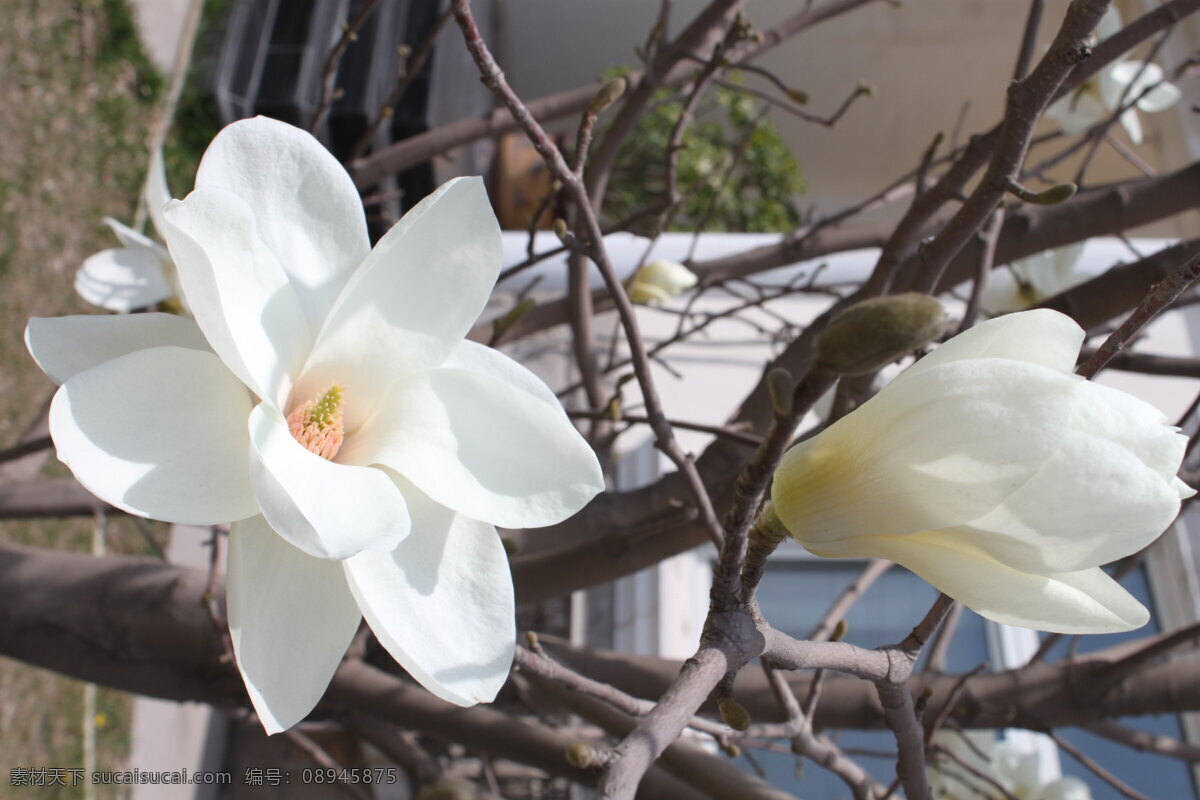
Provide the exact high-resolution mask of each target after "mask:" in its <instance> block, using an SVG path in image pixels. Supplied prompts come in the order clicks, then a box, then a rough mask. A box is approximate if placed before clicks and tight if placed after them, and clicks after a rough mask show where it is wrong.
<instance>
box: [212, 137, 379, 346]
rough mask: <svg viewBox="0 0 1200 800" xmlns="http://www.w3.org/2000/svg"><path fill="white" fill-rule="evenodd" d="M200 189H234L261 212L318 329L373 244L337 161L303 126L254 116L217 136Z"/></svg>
mask: <svg viewBox="0 0 1200 800" xmlns="http://www.w3.org/2000/svg"><path fill="white" fill-rule="evenodd" d="M196 188H197V189H201V188H218V189H223V190H225V191H228V192H232V193H233V194H235V195H237V196H238V197H239V198H241V199H242V201H243V202H245V203H246V205H247V206H249V207H250V208H252V209H254V216H255V219H257V220H258V223H259V228H258V235H259V237H260V238H261V239H262V241H263V242H264V243H265V244H266V246H267V247H268V248H269V249H270V251H271V252H272V253H274V255H275V258H276V259H277V261H278V263H279V264H280V265H281V266H282V268H283V270H284V272H286V273H287V276H288V279H289V280H290V282H291V284H292V287H293V288H294V290H295V292H296V296H297V297H298V298H299V301H300V305H301V307H302V308H303V309H304V314H305V317H306V319H307V323H308V326H309V327H310V328H311V329H312V330H313V331H314V332H315V331H317V330H318V329H319V328H320V325H321V321H322V320H323V319H324V318H325V316H326V314H327V313H328V312H329V308H330V306H331V305H332V304H333V302H334V300H335V298H337V296H338V294H339V293H340V292H341V290H342V287H343V286H344V285H345V283H346V281H347V280H348V279H349V277H350V275H351V273H352V272H353V271H354V269H355V268H356V267H357V266H358V265H359V263H361V262H362V260H363V258H365V257H366V255H367V253H368V252H369V251H370V249H371V245H370V242H369V240H368V239H367V223H366V217H365V215H364V214H363V209H362V201H361V200H360V199H359V196H358V190H357V189H355V188H354V182H353V181H352V180H351V179H350V176H349V175H348V174H347V173H346V170H345V169H344V168H343V167H342V165H341V164H339V163H338V161H337V159H336V158H334V157H333V155H332V154H330V153H329V151H328V150H326V149H325V148H324V147H323V146H321V143H320V142H318V141H317V140H316V139H314V138H313V137H312V136H310V135H309V134H308V133H306V132H304V131H302V130H300V129H299V128H296V127H293V126H291V125H288V124H286V123H283V122H279V121H277V120H273V119H268V118H266V117H255V118H254V119H247V120H242V121H240V122H235V123H233V124H232V125H229V126H227V127H225V128H224V129H222V130H221V132H220V133H218V134H217V136H216V138H215V139H213V141H212V144H210V145H209V146H208V150H206V151H205V152H204V158H203V159H202V160H201V162H200V169H199V170H198V171H197V173H196Z"/></svg>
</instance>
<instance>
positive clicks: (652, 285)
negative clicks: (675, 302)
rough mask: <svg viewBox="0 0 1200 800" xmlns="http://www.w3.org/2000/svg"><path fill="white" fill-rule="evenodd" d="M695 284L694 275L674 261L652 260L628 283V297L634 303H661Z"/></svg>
mask: <svg viewBox="0 0 1200 800" xmlns="http://www.w3.org/2000/svg"><path fill="white" fill-rule="evenodd" d="M695 285H696V275H695V273H693V272H692V271H691V270H690V269H688V268H687V267H685V266H684V265H683V264H677V263H676V262H674V261H652V262H650V263H649V264H647V265H646V266H644V267H642V268H641V269H639V270H638V271H637V273H636V274H635V275H634V276H633V280H632V281H630V283H629V299H630V300H632V301H633V302H635V303H643V304H644V303H650V302H659V303H663V302H666V301H667V300H670V299H671V298H672V297H675V296H676V295H678V294H681V293H683V292H685V291H687V290H688V289H690V288H692V287H693V286H695Z"/></svg>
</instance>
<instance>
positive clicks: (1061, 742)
mask: <svg viewBox="0 0 1200 800" xmlns="http://www.w3.org/2000/svg"><path fill="white" fill-rule="evenodd" d="M1046 734H1047V735H1048V736H1049V737H1050V738H1051V739H1053V740H1054V743H1055V744H1056V745H1058V746H1059V748H1061V749H1062V750H1066V751H1067V752H1068V753H1070V754H1071V757H1072V758H1074V759H1075V760H1076V761H1078V762H1079V763H1080V764H1083V765H1084V766H1085V767H1087V768H1088V769H1090V770H1091V771H1092V772H1093V773H1095V775H1096V777H1098V778H1100V779H1101V780H1103V781H1105V782H1106V783H1107V784H1108V785H1109V786H1111V787H1113V788H1114V789H1116V790H1117V791H1118V792H1120V793H1121V794H1123V795H1125V796H1126V797H1128V798H1129V799H1130V800H1150V798H1149V797H1148V796H1146V795H1144V794H1142V793H1141V792H1139V791H1138V790H1137V789H1134V788H1133V787H1132V786H1130V785H1129V784H1127V783H1125V781H1123V780H1121V779H1120V778H1118V777H1117V776H1116V775H1113V774H1112V773H1111V772H1109V771H1108V770H1107V769H1105V768H1104V767H1103V766H1101V765H1100V763H1099V762H1098V761H1096V760H1095V759H1094V758H1092V757H1091V756H1089V755H1088V754H1087V753H1085V752H1083V751H1082V750H1080V749H1079V748H1078V747H1076V746H1075V745H1073V744H1071V743H1070V742H1068V741H1067V740H1066V739H1064V738H1063V737H1062V736H1060V735H1059V734H1058V733H1056V732H1055V731H1046Z"/></svg>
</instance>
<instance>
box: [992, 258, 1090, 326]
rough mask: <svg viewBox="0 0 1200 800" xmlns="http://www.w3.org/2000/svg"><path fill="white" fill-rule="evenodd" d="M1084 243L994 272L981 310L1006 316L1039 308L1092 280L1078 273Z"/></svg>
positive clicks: (1024, 260) (1082, 273) (1080, 272)
mask: <svg viewBox="0 0 1200 800" xmlns="http://www.w3.org/2000/svg"><path fill="white" fill-rule="evenodd" d="M1083 246H1084V242H1077V243H1075V244H1069V245H1067V246H1066V247H1058V248H1055V249H1054V250H1044V251H1042V252H1041V253H1036V254H1034V255H1032V256H1029V257H1028V258H1019V259H1016V260H1015V261H1013V262H1012V263H1011V264H1009V265H1008V266H1007V267H999V268H996V269H993V270H992V271H991V272H990V273H989V274H988V279H987V285H986V286H985V287H984V289H983V295H982V296H981V297H980V303H979V304H980V306H981V307H982V308H983V309H984V311H986V312H988V313H989V314H1007V313H1009V312H1012V311H1021V310H1022V309H1026V308H1029V307H1030V306H1034V305H1037V304H1038V303H1040V302H1042V301H1043V300H1045V299H1047V298H1049V297H1054V295H1056V294H1059V293H1060V292H1065V291H1066V290H1067V289H1072V288H1074V287H1076V286H1078V285H1079V284H1081V283H1084V282H1085V281H1088V280H1090V279H1091V277H1092V276H1091V275H1089V274H1088V273H1086V272H1083V271H1080V270H1077V269H1076V268H1075V267H1076V265H1077V264H1078V263H1079V256H1080V255H1082V254H1083Z"/></svg>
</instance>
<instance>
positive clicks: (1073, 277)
mask: <svg viewBox="0 0 1200 800" xmlns="http://www.w3.org/2000/svg"><path fill="white" fill-rule="evenodd" d="M1086 244H1087V241H1086V240H1085V241H1082V242H1075V243H1073V244H1068V245H1064V246H1063V247H1056V248H1055V249H1053V250H1051V251H1050V260H1051V269H1050V270H1049V274H1050V275H1051V276H1053V277H1052V282H1050V283H1047V284H1046V285H1045V287H1044V288H1045V290H1046V296H1047V297H1053V296H1054V295H1056V294H1058V293H1059V292H1065V291H1066V290H1067V289H1070V288H1072V287H1074V286H1078V285H1079V284H1081V283H1083V282H1084V281H1085V280H1087V279H1088V275H1087V274H1086V273H1083V272H1076V270H1075V265H1076V264H1078V263H1079V257H1080V256H1081V255H1083V248H1084V246H1085V245H1086Z"/></svg>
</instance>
